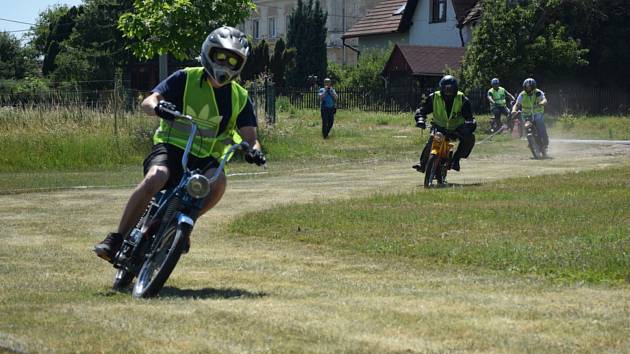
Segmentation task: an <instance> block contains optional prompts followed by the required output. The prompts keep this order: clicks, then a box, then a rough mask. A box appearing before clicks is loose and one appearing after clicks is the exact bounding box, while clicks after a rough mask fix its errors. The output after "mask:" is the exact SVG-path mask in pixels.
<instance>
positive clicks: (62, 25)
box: [34, 6, 83, 75]
mask: <svg viewBox="0 0 630 354" xmlns="http://www.w3.org/2000/svg"><path fill="white" fill-rule="evenodd" d="M82 10H83V9H82V7H78V8H77V7H75V6H73V7H71V8H67V7H59V8H57V9H54V10H52V12H51V13H46V14H45V15H43V14H40V18H39V19H38V21H42V22H38V23H37V24H36V25H35V29H36V30H35V35H36V37H35V39H34V41H35V43H36V46H41V44H43V43H45V44H44V45H43V46H42V47H41V48H42V49H43V51H42V54H43V55H44V62H43V65H42V73H43V74H44V75H49V74H51V73H52V72H53V71H54V70H55V59H56V58H57V55H58V54H59V52H60V51H61V43H62V42H64V41H65V40H66V39H68V38H70V35H71V34H72V30H73V29H74V26H75V24H76V22H75V21H76V18H77V16H78V15H79V13H81V11H82ZM46 24H47V26H48V30H44V27H45V26H46ZM38 34H39V35H40V36H41V37H37V35H38ZM43 37H45V38H43Z"/></svg>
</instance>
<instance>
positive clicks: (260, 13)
mask: <svg viewBox="0 0 630 354" xmlns="http://www.w3.org/2000/svg"><path fill="white" fill-rule="evenodd" d="M380 1H381V0H320V4H321V6H322V8H323V9H324V11H326V12H327V13H328V20H327V22H326V28H327V29H328V35H327V38H326V46H327V47H328V59H329V60H331V61H335V62H337V63H343V62H353V61H355V60H356V56H355V55H354V53H353V52H352V51H350V50H348V49H346V48H344V47H343V43H342V40H341V35H342V34H343V33H344V31H345V30H347V29H348V28H350V27H351V26H352V25H353V24H354V23H355V22H356V21H357V20H358V19H360V18H361V17H362V16H364V15H365V14H366V13H367V11H368V10H369V9H371V8H372V7H374V5H376V4H377V3H378V2H380ZM254 3H255V4H256V5H257V9H256V11H255V12H254V13H252V15H251V16H250V17H249V18H248V19H247V20H245V21H244V23H242V24H241V25H240V26H239V27H240V28H241V29H242V30H243V31H244V32H245V33H246V34H248V35H252V36H253V37H254V40H255V41H259V40H263V39H264V40H266V41H267V42H270V43H271V44H273V43H274V42H275V41H276V40H277V39H278V38H281V37H282V38H285V39H286V34H287V19H288V16H289V14H290V13H291V12H292V11H293V8H294V7H295V6H296V5H297V1H296V0H254ZM254 21H257V23H258V36H254V35H255V33H254V32H255V31H254ZM271 28H273V29H274V30H273V31H271V32H270V29H271ZM350 42H351V44H352V41H350ZM348 52H349V53H348Z"/></svg>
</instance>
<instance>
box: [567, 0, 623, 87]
mask: <svg viewBox="0 0 630 354" xmlns="http://www.w3.org/2000/svg"><path fill="white" fill-rule="evenodd" d="M555 17H556V18H557V19H558V20H559V21H561V22H562V23H563V24H565V26H566V29H567V35H568V36H571V37H573V38H575V39H578V40H579V41H580V44H581V45H582V47H584V48H588V49H589V51H588V54H587V55H586V59H587V61H588V66H587V67H586V69H587V70H583V71H582V73H581V75H580V77H581V79H582V80H583V81H587V83H588V84H590V85H593V86H608V87H619V86H622V87H625V88H626V89H630V66H628V62H630V47H629V46H628V43H630V22H628V18H630V2H628V1H626V0H607V1H595V0H589V1H561V3H560V5H559V6H558V8H557V11H556V14H555ZM611 78H625V80H614V79H613V80H611Z"/></svg>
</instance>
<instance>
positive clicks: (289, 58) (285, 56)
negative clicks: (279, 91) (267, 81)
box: [269, 38, 295, 87]
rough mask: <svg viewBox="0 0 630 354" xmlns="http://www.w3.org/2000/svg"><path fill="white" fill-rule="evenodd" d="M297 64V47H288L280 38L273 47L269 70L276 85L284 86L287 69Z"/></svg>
mask: <svg viewBox="0 0 630 354" xmlns="http://www.w3.org/2000/svg"><path fill="white" fill-rule="evenodd" d="M294 65H295V48H287V47H286V45H285V44H284V40H282V38H280V39H279V40H278V41H277V42H276V45H275V46H274V48H273V57H271V63H270V64H269V71H270V72H271V76H272V77H273V82H274V83H275V84H276V86H279V87H284V85H285V81H286V73H287V70H290V69H292V68H293V67H294Z"/></svg>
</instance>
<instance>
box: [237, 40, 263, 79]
mask: <svg viewBox="0 0 630 354" xmlns="http://www.w3.org/2000/svg"><path fill="white" fill-rule="evenodd" d="M268 68H269V45H268V44H267V42H265V40H262V41H260V42H259V43H258V44H257V45H255V46H254V47H253V48H252V50H251V53H250V55H249V58H247V62H246V63H245V67H244V68H243V71H242V72H241V79H243V80H244V81H252V80H255V79H256V78H257V77H259V76H260V75H261V74H263V73H266V72H267V70H268Z"/></svg>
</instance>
